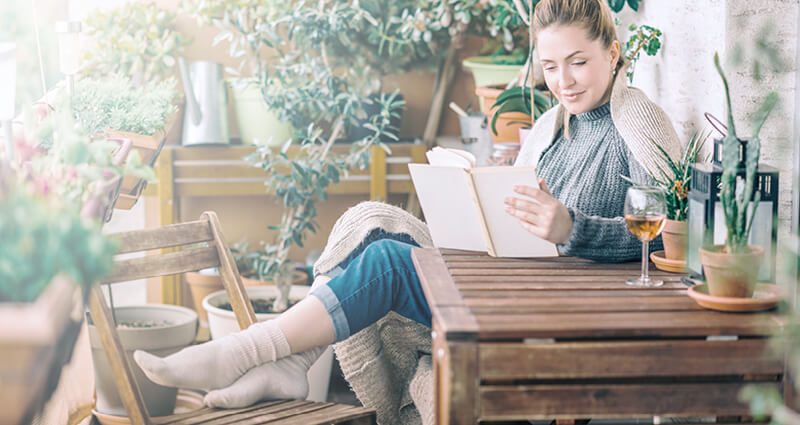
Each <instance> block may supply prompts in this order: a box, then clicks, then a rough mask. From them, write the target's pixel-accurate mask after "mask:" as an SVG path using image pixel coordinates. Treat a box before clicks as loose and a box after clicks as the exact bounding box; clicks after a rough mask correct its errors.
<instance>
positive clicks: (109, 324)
mask: <svg viewBox="0 0 800 425" xmlns="http://www.w3.org/2000/svg"><path fill="white" fill-rule="evenodd" d="M89 313H90V314H91V315H92V321H94V325H95V326H96V327H97V333H98V334H99V335H100V341H101V343H102V344H103V349H104V350H105V351H106V357H108V364H109V366H110V367H111V372H112V375H113V376H114V381H115V383H116V384H117V390H118V391H119V396H120V399H121V400H122V404H123V405H124V406H125V410H126V411H127V412H128V418H129V419H130V423H131V424H133V425H150V424H151V422H150V418H149V417H148V415H147V413H146V411H145V408H144V398H142V392H141V391H140V390H139V387H138V386H136V383H135V381H134V377H133V368H132V367H131V365H130V363H128V357H127V356H126V355H125V351H124V350H123V348H122V342H120V339H119V334H117V327H116V326H115V324H114V320H113V318H112V317H111V310H109V308H108V305H107V304H106V298H105V295H104V294H103V290H102V289H101V288H100V287H99V286H98V285H94V286H93V287H92V289H91V293H90V296H89Z"/></svg>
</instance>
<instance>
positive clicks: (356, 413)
mask: <svg viewBox="0 0 800 425" xmlns="http://www.w3.org/2000/svg"><path fill="white" fill-rule="evenodd" d="M373 418H374V413H373V412H371V411H368V410H365V409H364V408H359V407H355V406H348V405H345V404H332V405H330V406H326V407H324V408H322V409H319V410H316V411H314V412H309V413H305V414H303V415H302V416H300V417H291V418H286V419H280V420H277V421H275V422H270V425H321V424H351V425H356V424H362V423H363V424H371V423H373Z"/></svg>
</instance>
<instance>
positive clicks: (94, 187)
mask: <svg viewBox="0 0 800 425" xmlns="http://www.w3.org/2000/svg"><path fill="white" fill-rule="evenodd" d="M25 115H26V123H27V124H28V128H27V129H26V131H24V133H23V134H20V135H19V136H18V138H17V140H16V142H17V143H16V146H17V148H18V151H17V153H18V155H17V157H16V162H15V163H13V164H12V163H9V162H8V161H6V160H3V159H0V232H2V233H1V234H2V235H3V237H2V238H0V302H1V301H14V302H28V301H32V300H34V299H35V298H36V297H37V296H38V295H39V294H40V293H41V292H42V291H43V290H44V288H45V287H46V286H47V285H48V284H49V283H50V281H51V280H52V279H53V278H54V277H55V276H56V275H57V274H65V275H67V276H69V277H71V278H72V280H73V281H75V282H76V283H78V284H80V285H83V286H84V287H86V288H88V287H89V285H92V284H94V283H95V282H97V280H99V279H100V278H102V277H103V276H105V275H106V274H108V273H109V272H110V271H111V267H112V264H113V255H114V252H115V250H116V244H115V243H114V242H113V241H111V240H109V239H108V238H106V237H105V236H104V235H103V234H102V232H101V226H100V220H99V218H101V217H103V214H95V213H94V212H95V211H94V209H87V208H86V206H87V205H90V204H92V203H97V202H102V201H104V200H105V199H107V196H106V195H107V189H106V188H107V186H108V184H109V182H111V184H113V182H115V181H119V179H120V178H121V177H122V176H124V175H126V174H135V175H140V176H144V177H155V176H154V175H153V172H152V169H150V167H146V166H142V165H141V163H140V161H137V160H136V159H135V158H136V156H135V155H134V158H130V157H129V158H128V164H126V165H125V166H120V165H116V164H115V163H114V161H113V160H112V157H113V154H114V153H115V151H117V150H118V149H119V145H118V144H117V143H115V142H112V141H106V140H94V141H93V140H91V138H90V137H89V136H88V135H86V133H82V132H81V129H80V128H79V127H76V126H75V125H74V121H73V119H72V116H71V114H70V113H69V110H68V108H66V107H64V108H61V107H59V108H58V109H57V112H55V113H51V114H50V115H49V116H46V117H44V118H43V120H41V121H37V120H36V119H34V117H33V116H32V112H31V111H30V110H28V111H26V112H25ZM43 134H47V135H48V136H49V137H50V138H51V144H50V145H49V146H45V145H43V144H42V143H41V139H39V137H42V135H43ZM100 198H101V199H100ZM99 206H100V208H101V209H102V208H103V207H107V206H108V205H102V204H101V205H99Z"/></svg>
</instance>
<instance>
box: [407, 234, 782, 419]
mask: <svg viewBox="0 0 800 425" xmlns="http://www.w3.org/2000/svg"><path fill="white" fill-rule="evenodd" d="M413 259H414V264H415V265H416V268H417V271H418V273H419V276H420V280H421V282H422V286H423V288H424V290H425V295H426V297H427V299H428V303H429V304H430V306H431V311H432V313H433V358H434V376H435V378H434V381H435V384H434V385H435V394H436V400H435V403H436V417H437V423H440V424H474V423H477V422H478V421H504V420H519V419H526V418H527V419H573V418H601V417H605V418H626V417H629V418H632V417H652V416H653V415H659V416H725V417H731V416H742V415H744V416H746V415H749V414H750V413H749V410H748V406H747V405H746V404H745V403H742V402H739V401H738V399H737V396H738V393H739V391H740V390H741V389H742V387H743V386H744V385H746V384H748V383H752V382H757V383H764V384H766V385H769V386H774V387H776V388H778V390H779V391H781V392H783V391H784V390H786V391H789V389H790V385H788V384H786V381H788V380H785V379H784V363H783V361H781V360H775V359H770V358H768V357H767V356H766V355H765V348H766V345H767V343H768V340H767V339H766V337H768V336H770V335H774V334H776V333H779V332H781V330H782V328H783V324H784V321H785V317H783V316H781V315H780V314H778V313H776V312H775V311H769V312H763V313H721V312H716V311H710V310H705V309H703V308H701V307H699V306H698V305H697V304H695V302H694V301H693V300H692V299H691V298H689V297H688V296H687V295H686V289H687V288H686V286H684V285H683V284H682V283H681V282H680V276H679V275H676V274H670V273H665V272H660V271H656V270H655V269H653V272H652V275H654V276H658V277H659V278H662V279H663V280H664V281H665V283H664V286H662V287H660V288H634V287H630V286H627V285H626V284H625V279H626V278H628V277H631V276H636V275H637V274H638V273H639V271H640V267H641V266H640V263H639V262H633V263H625V264H599V263H593V262H590V261H585V260H580V259H576V258H571V257H559V258H553V259H531V260H519V259H504V258H492V257H489V256H487V255H485V254H481V253H472V252H465V251H454V250H442V251H441V253H440V251H439V250H438V249H415V250H414V252H413ZM734 335H736V336H737V338H734V337H733V336H734ZM784 386H786V388H784Z"/></svg>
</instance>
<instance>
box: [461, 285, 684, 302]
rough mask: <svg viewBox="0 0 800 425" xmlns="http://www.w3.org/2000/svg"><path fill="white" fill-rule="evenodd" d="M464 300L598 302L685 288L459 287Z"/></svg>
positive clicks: (681, 292) (680, 292)
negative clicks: (572, 299)
mask: <svg viewBox="0 0 800 425" xmlns="http://www.w3.org/2000/svg"><path fill="white" fill-rule="evenodd" d="M459 290H460V292H461V296H462V297H463V299H464V302H466V300H468V299H470V298H498V299H503V300H509V301H508V302H513V301H510V300H513V299H515V298H548V297H550V298H552V297H555V298H563V297H564V296H570V297H575V298H581V297H593V298H598V301H597V302H598V303H601V302H603V301H604V300H603V298H607V297H632V298H648V297H679V296H686V290H685V289H661V290H652V291H642V290H640V289H553V290H549V289H547V290H545V289H529V290H505V291H495V290H491V289H483V290H471V289H464V288H463V287H460V288H459Z"/></svg>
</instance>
